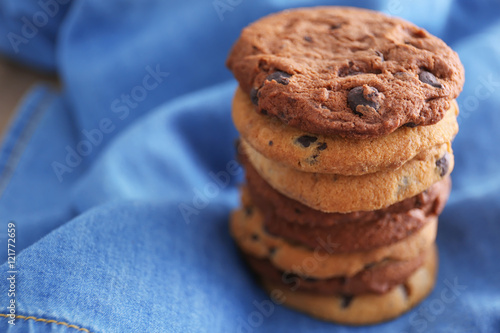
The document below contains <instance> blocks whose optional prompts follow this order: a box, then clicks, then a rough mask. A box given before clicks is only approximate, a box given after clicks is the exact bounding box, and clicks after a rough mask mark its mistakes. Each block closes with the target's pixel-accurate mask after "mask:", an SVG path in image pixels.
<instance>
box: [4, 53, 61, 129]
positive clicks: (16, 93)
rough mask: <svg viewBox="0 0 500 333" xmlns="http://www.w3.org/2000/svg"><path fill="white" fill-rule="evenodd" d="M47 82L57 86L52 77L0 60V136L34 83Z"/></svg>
mask: <svg viewBox="0 0 500 333" xmlns="http://www.w3.org/2000/svg"><path fill="white" fill-rule="evenodd" d="M39 82H49V83H51V84H54V85H57V79H56V78H55V76H54V75H47V74H41V73H37V72H35V71H32V70H29V69H27V68H23V67H21V66H20V65H17V64H14V63H12V62H9V61H7V60H5V59H2V58H0V136H1V137H3V134H4V133H5V130H6V128H7V126H8V124H9V122H10V120H11V119H12V115H13V114H14V111H15V110H16V108H17V106H18V104H19V102H20V101H21V99H22V97H23V96H24V95H25V94H26V92H27V91H28V90H29V89H30V88H31V87H32V86H33V85H34V84H36V83H39Z"/></svg>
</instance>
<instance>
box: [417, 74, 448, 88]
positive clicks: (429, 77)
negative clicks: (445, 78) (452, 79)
mask: <svg viewBox="0 0 500 333" xmlns="http://www.w3.org/2000/svg"><path fill="white" fill-rule="evenodd" d="M418 78H419V80H420V81H422V82H423V83H427V84H430V85H431V86H433V87H436V88H443V85H442V84H441V83H440V82H439V81H438V79H437V78H436V77H435V76H434V74H432V73H431V72H428V71H422V72H421V73H420V74H418Z"/></svg>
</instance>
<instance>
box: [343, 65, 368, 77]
mask: <svg viewBox="0 0 500 333" xmlns="http://www.w3.org/2000/svg"><path fill="white" fill-rule="evenodd" d="M359 74H364V73H363V72H360V71H357V70H354V69H353V68H351V67H342V68H340V69H339V71H338V74H337V75H338V76H339V77H346V76H353V75H359Z"/></svg>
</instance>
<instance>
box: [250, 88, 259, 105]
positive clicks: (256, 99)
mask: <svg viewBox="0 0 500 333" xmlns="http://www.w3.org/2000/svg"><path fill="white" fill-rule="evenodd" d="M258 92H259V91H258V90H257V89H255V88H252V90H250V99H251V100H252V103H253V105H257V104H259V96H258V95H257V93H258Z"/></svg>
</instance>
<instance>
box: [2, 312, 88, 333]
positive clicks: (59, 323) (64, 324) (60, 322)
mask: <svg viewBox="0 0 500 333" xmlns="http://www.w3.org/2000/svg"><path fill="white" fill-rule="evenodd" d="M0 317H4V318H9V317H10V315H6V314H4V313H0ZM17 318H19V319H23V320H34V321H41V322H43V323H46V324H56V325H63V326H66V327H68V328H74V329H76V330H78V331H82V332H86V333H91V332H90V331H89V330H88V329H86V328H82V327H79V326H76V325H71V324H68V323H66V322H64V321H57V320H54V319H43V318H37V317H33V316H28V317H26V316H22V315H16V319H17Z"/></svg>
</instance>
